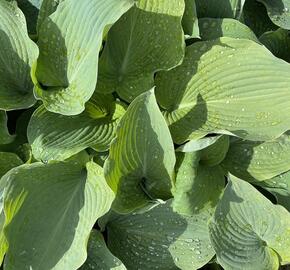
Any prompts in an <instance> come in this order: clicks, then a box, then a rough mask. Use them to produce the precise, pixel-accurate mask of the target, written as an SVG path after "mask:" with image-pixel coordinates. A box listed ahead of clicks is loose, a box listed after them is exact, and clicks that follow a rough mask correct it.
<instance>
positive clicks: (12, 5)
mask: <svg viewBox="0 0 290 270" xmlns="http://www.w3.org/2000/svg"><path fill="white" fill-rule="evenodd" d="M0 43H1V50H0V110H1V109H2V110H16V109H23V108H28V107H31V106H32V105H33V104H34V103H35V101H36V100H35V98H34V96H33V83H32V80H31V77H30V71H31V66H32V65H33V64H34V63H35V62H36V59H37V57H38V48H37V46H36V44H35V43H34V42H33V41H32V40H31V39H29V37H28V33H27V28H26V21H25V17H24V14H23V13H22V12H21V10H20V9H19V8H18V7H17V5H16V2H8V1H0Z"/></svg>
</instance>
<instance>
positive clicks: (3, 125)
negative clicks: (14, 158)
mask: <svg viewBox="0 0 290 270" xmlns="http://www.w3.org/2000/svg"><path fill="white" fill-rule="evenodd" d="M14 138H15V136H12V135H10V133H9V130H8V128H7V115H6V112H4V111H1V110H0V144H8V143H11V142H12V141H13V140H14Z"/></svg>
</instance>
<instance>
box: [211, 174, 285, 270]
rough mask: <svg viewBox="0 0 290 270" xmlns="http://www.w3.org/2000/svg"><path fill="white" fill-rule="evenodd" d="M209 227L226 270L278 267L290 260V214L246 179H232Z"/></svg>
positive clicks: (272, 269)
mask: <svg viewBox="0 0 290 270" xmlns="http://www.w3.org/2000/svg"><path fill="white" fill-rule="evenodd" d="M209 228H210V237H211V240H212V243H213V246H214V249H215V251H216V254H217V261H218V263H219V264H221V266H222V267H223V268H224V269H235V270H237V269H241V270H242V269H243V270H250V269H251V270H252V269H269V270H270V269H271V270H274V269H275V270H278V268H279V263H281V264H286V263H288V262H289V260H290V253H289V250H290V230H289V228H290V213H289V212H288V211H287V210H286V209H285V208H283V207H281V206H277V205H273V204H272V203H271V202H270V201H269V200H268V199H267V198H266V197H264V196H263V195H262V194H261V193H260V192H258V191H257V190H256V189H255V188H254V187H253V186H251V184H249V183H247V182H245V181H242V180H239V179H237V178H234V177H232V178H231V180H230V182H229V183H228V185H227V188H226V190H225V192H224V195H223V198H222V200H221V201H220V203H219V204H218V207H217V209H216V212H215V216H214V218H213V220H212V221H211V222H210V226H209Z"/></svg>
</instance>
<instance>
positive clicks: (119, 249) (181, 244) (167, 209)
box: [107, 201, 214, 270]
mask: <svg viewBox="0 0 290 270" xmlns="http://www.w3.org/2000/svg"><path fill="white" fill-rule="evenodd" d="M107 230H108V246H109V248H110V249H111V250H112V252H113V253H114V254H115V255H117V256H118V257H119V258H120V259H121V260H122V261H123V263H124V264H125V265H126V267H127V268H128V269H142V270H151V269H154V268H158V269H166V270H177V269H184V270H185V269H198V268H200V267H202V266H203V265H204V264H206V263H207V262H208V261H209V260H210V259H211V258H212V257H213V256H214V251H213V248H212V246H211V244H210V240H209V232H208V228H207V217H206V216H204V215H203V214H200V215H194V216H192V217H188V216H182V215H179V214H177V213H175V212H174V211H173V210H172V207H171V201H167V202H166V203H165V204H160V205H159V206H156V207H155V208H153V209H152V210H150V211H148V212H146V213H143V214H138V213H133V214H130V215H120V216H118V217H117V218H114V219H112V220H111V221H110V222H109V223H108V225H107Z"/></svg>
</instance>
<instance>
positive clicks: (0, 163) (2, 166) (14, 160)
mask: <svg viewBox="0 0 290 270" xmlns="http://www.w3.org/2000/svg"><path fill="white" fill-rule="evenodd" d="M22 164H23V162H22V160H21V159H20V158H19V157H18V156H17V155H16V154H14V153H7V152H0V178H1V177H2V176H3V175H4V174H5V173H7V172H8V171H9V170H11V169H13V168H14V167H17V166H20V165H22Z"/></svg>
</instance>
